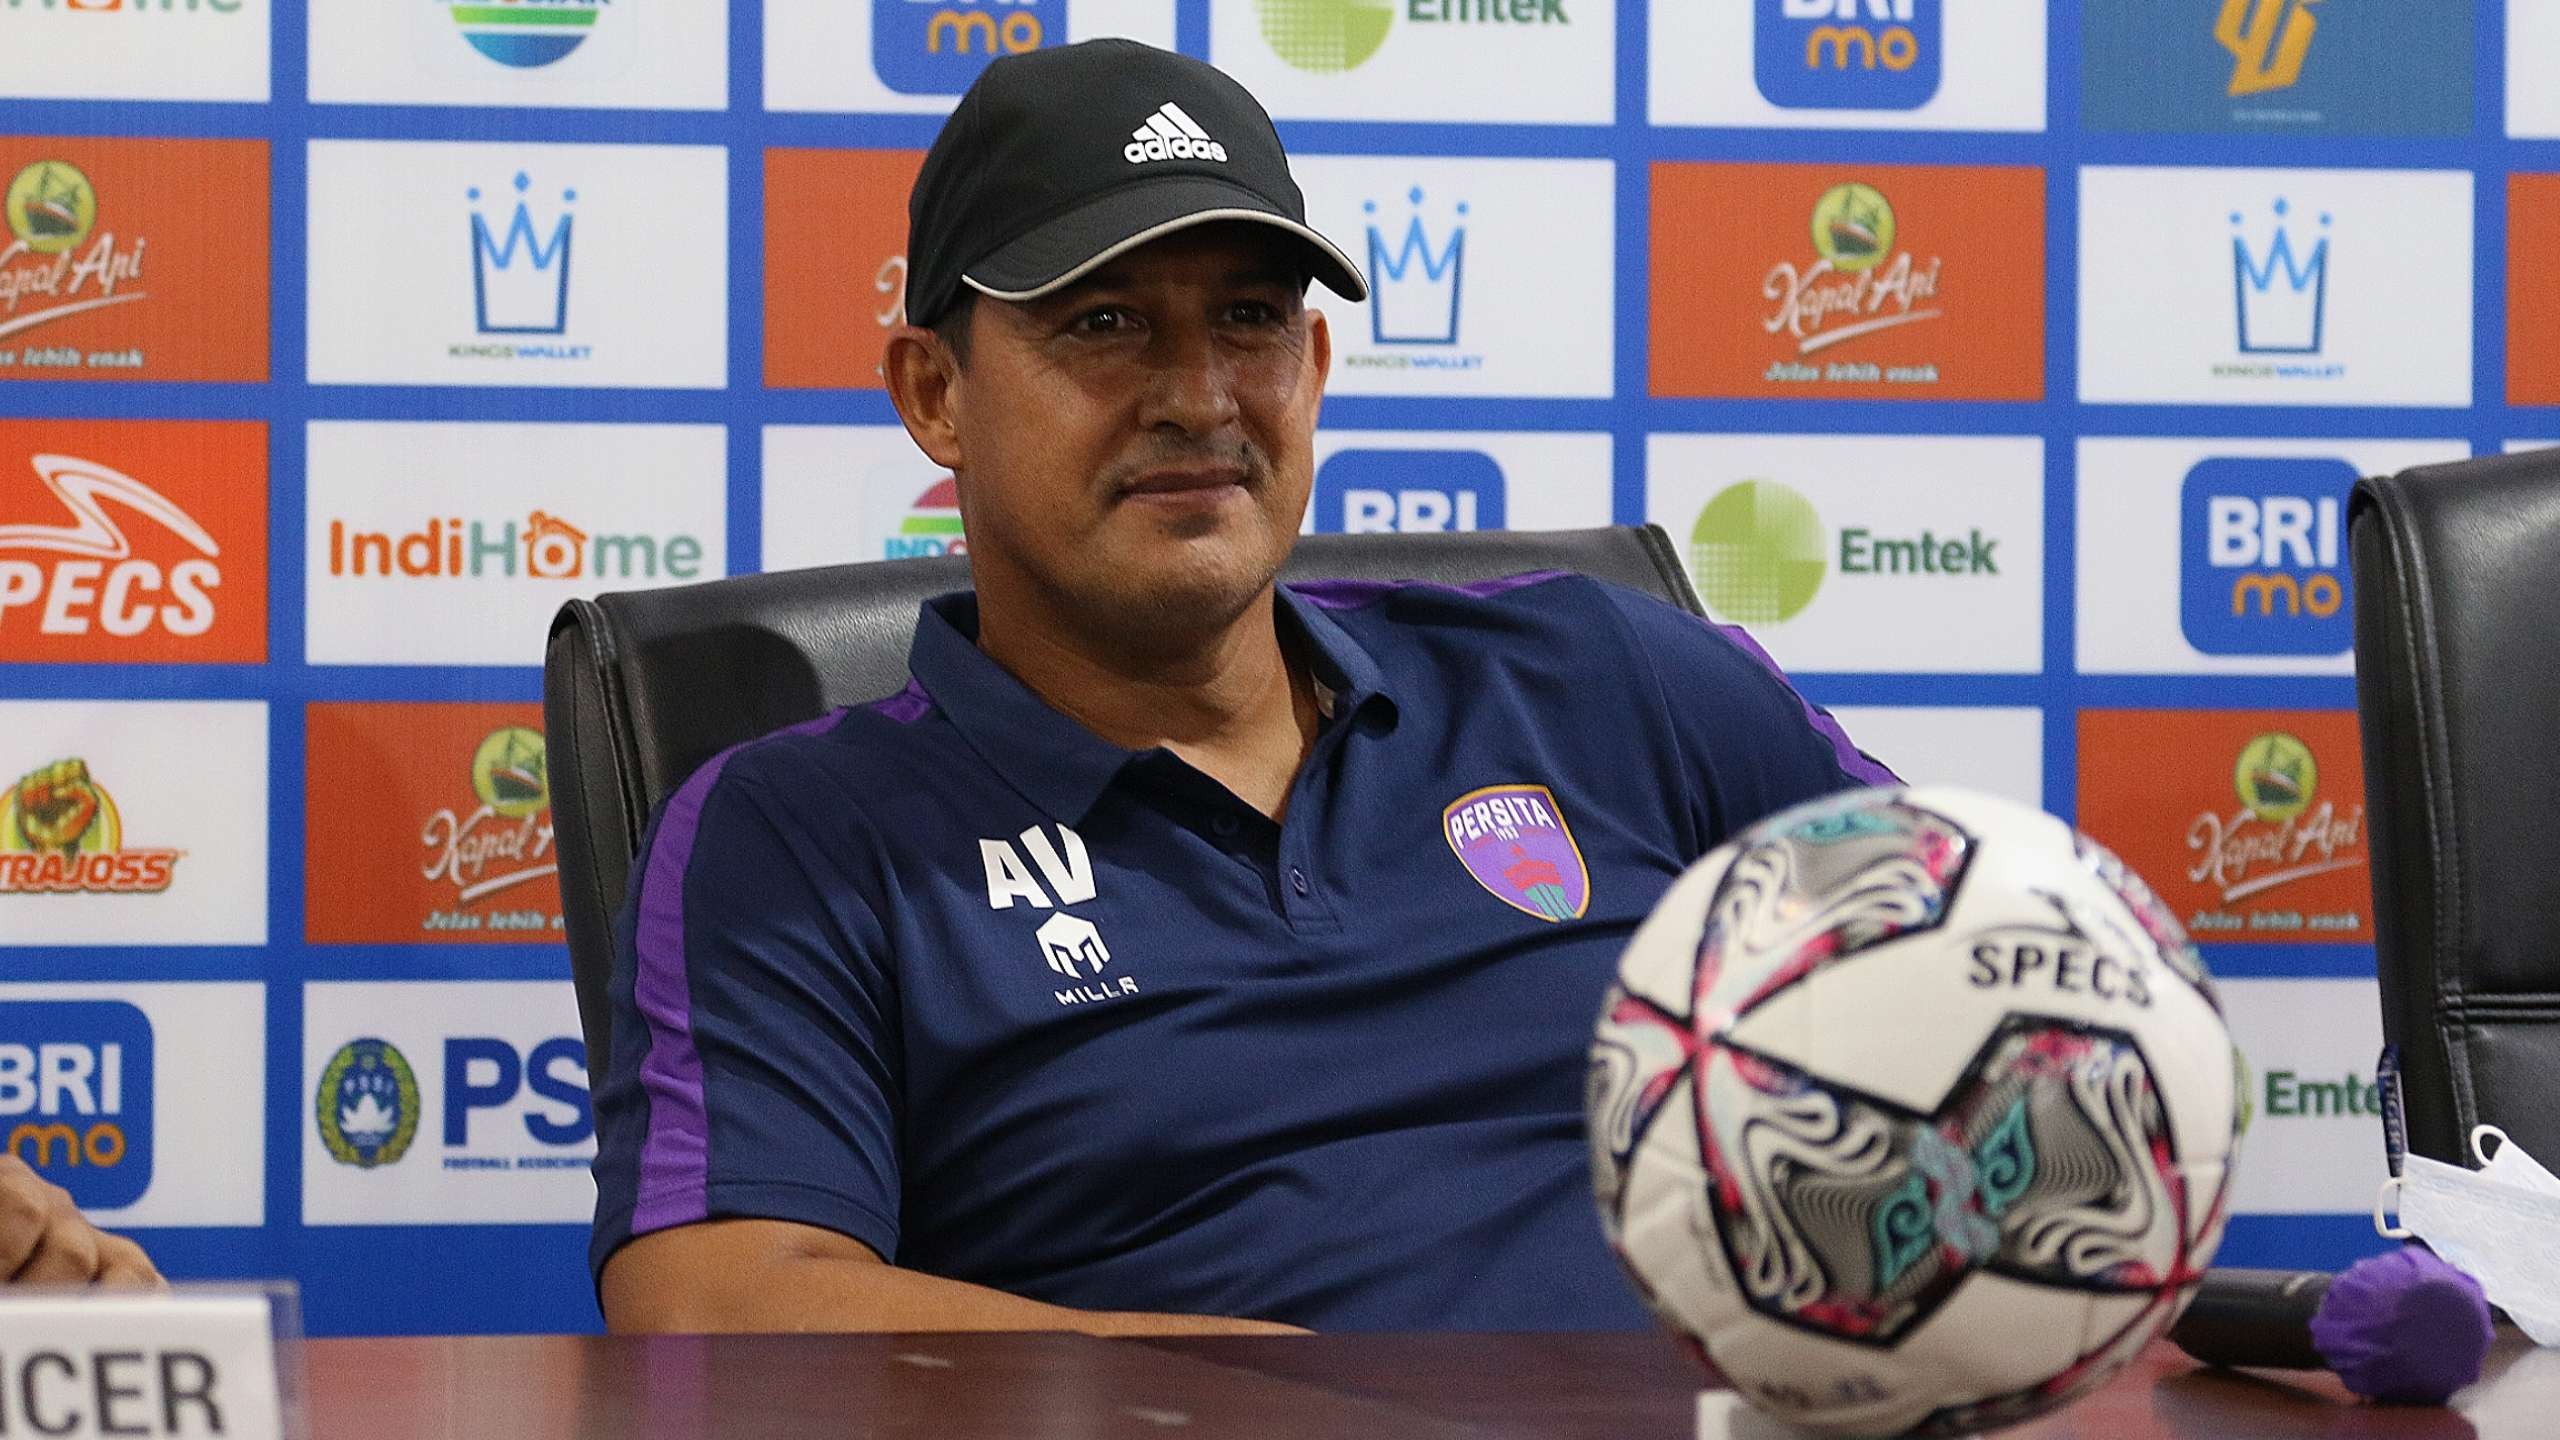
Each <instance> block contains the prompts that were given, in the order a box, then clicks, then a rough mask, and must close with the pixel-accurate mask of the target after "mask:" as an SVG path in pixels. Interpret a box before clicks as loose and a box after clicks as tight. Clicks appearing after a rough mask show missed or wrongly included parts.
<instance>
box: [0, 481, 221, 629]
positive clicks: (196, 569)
mask: <svg viewBox="0 0 2560 1440" xmlns="http://www.w3.org/2000/svg"><path fill="white" fill-rule="evenodd" d="M29 463H31V464H32V465H34V466H35V471H36V478H38V479H40V480H42V481H43V482H44V485H45V488H46V489H47V490H50V491H52V492H53V495H54V498H55V499H57V500H59V501H60V502H61V504H62V508H63V509H64V510H66V511H68V512H69V513H70V515H71V517H72V522H73V523H71V524H69V525H0V557H6V556H7V555H8V554H9V552H12V551H16V552H20V553H28V554H52V555H61V556H66V557H69V558H66V559H60V560H55V561H52V562H51V563H50V564H49V565H46V564H40V563H38V562H36V561H32V560H13V559H8V558H0V625H6V624H7V623H8V617H9V612H10V611H11V610H13V609H16V608H17V607H19V606H23V605H33V604H36V603H37V602H39V601H41V602H42V603H43V610H42V612H41V614H40V615H39V617H38V619H37V621H36V628H37V629H38V630H40V631H42V632H43V633H45V634H47V635H86V634H88V633H89V629H90V626H91V625H92V624H93V623H94V624H95V625H96V626H97V627H98V628H99V629H101V630H104V631H105V632H106V633H108V634H109V635H113V636H117V637H119V638H127V639H129V638H132V637H134V636H138V635H142V634H144V633H146V632H148V631H149V630H151V629H152V627H154V626H158V627H159V628H160V629H162V630H166V631H167V632H169V633H170V634H172V635H202V634H204V633H205V632H206V631H208V630H210V629H212V628H213V620H214V609H213V597H212V594H211V593H210V592H212V591H213V590H215V589H217V588H219V587H220V586H221V584H222V569H221V567H220V566H219V565H218V564H216V563H215V561H216V560H217V559H218V558H219V557H220V556H221V554H222V547H221V546H220V545H218V544H216V543H214V538H213V536H212V535H210V534H208V533H206V531H205V528H204V527H203V526H202V525H199V524H197V523H196V522H195V520H194V518H193V517H191V516H189V515H188V514H187V512H186V511H184V510H181V509H179V508H178V506H177V504H176V503H175V502H174V501H172V500H170V499H169V498H168V497H167V496H165V495H162V494H161V493H160V492H159V491H157V490H154V489H152V488H151V487H150V486H148V485H145V484H143V483H142V482H141V481H139V480H136V479H134V478H133V477H132V476H130V475H126V474H123V473H121V472H119V471H116V470H112V469H109V468H108V467H106V466H104V465H101V464H99V463H97V462H96V461H94V460H81V459H76V458H74V457H72V456H69V455H36V456H32V457H30V461H29ZM109 501H112V502H114V503H115V504H116V505H118V506H120V507H122V508H124V509H127V510H130V511H132V512H133V513H134V514H137V515H140V516H142V517H143V518H145V519H147V520H150V521H152V522H153V523H154V524H156V525H158V526H160V527H161V528H162V529H163V530H166V531H168V532H169V533H170V534H171V535H173V536H175V537H177V538H178V539H179V540H180V541H182V542H184V543H185V545H186V547H187V548H188V549H190V550H193V551H194V552H195V553H194V555H192V556H190V557H188V558H186V559H183V560H180V561H178V562H177V563H175V564H173V565H170V566H168V567H167V568H166V569H163V568H162V567H161V566H160V565H159V564H158V563H157V562H155V561H151V560H143V559H137V558H135V556H134V546H133V542H132V541H131V540H130V539H129V538H127V537H126V535H125V532H124V529H123V527H122V526H119V525H118V524H117V523H116V522H115V518H114V517H113V516H112V515H110V514H109V513H108V511H107V509H106V507H105V504H104V502H109ZM164 594H165V595H166V596H167V597H168V600H169V603H167V604H156V603H153V602H152V601H151V600H150V599H149V598H147V597H152V596H158V595H164Z"/></svg>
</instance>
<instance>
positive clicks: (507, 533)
mask: <svg viewBox="0 0 2560 1440" xmlns="http://www.w3.org/2000/svg"><path fill="white" fill-rule="evenodd" d="M329 573H330V574H332V575H355V576H380V577H385V578H387V577H390V576H394V575H400V576H408V577H412V578H418V579H448V580H453V579H474V580H476V579H483V578H489V577H497V578H503V579H510V580H512V579H515V578H517V577H519V576H522V577H524V578H527V579H532V580H581V579H586V578H588V577H590V576H592V577H593V578H595V579H598V580H643V579H655V578H658V577H660V576H664V577H667V578H670V579H675V580H691V579H694V578H695V577H697V576H699V575H700V574H701V573H702V542H701V541H700V540H699V539H696V538H695V537H693V536H691V535H618V534H602V533H598V534H589V533H588V532H586V531H584V530H581V529H579V528H578V527H577V526H575V525H572V524H570V523H569V522H568V521H566V520H563V519H561V518H560V517H559V516H557V515H547V514H544V513H543V512H542V511H540V510H536V511H534V512H533V513H531V514H530V515H527V516H526V517H525V523H524V525H523V526H521V527H519V526H518V525H517V524H516V522H515V521H513V520H505V521H500V522H498V523H496V524H494V525H493V524H490V523H488V522H485V521H481V520H470V521H465V520H463V519H462V518H461V517H460V516H451V515H448V516H441V517H438V518H436V519H433V520H429V521H428V522H427V523H426V524H425V525H423V526H421V527H420V528H418V529H416V530H412V531H409V532H408V533H406V534H402V535H393V534H391V533H390V532H388V531H382V530H350V529H348V528H347V522H345V521H344V520H332V521H330V522H329Z"/></svg>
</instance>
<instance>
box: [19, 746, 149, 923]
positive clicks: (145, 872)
mask: <svg viewBox="0 0 2560 1440" xmlns="http://www.w3.org/2000/svg"><path fill="white" fill-rule="evenodd" d="M184 853H185V852H183V851H179V850H169V849H147V848H142V847H138V846H127V845H126V844H125V843H124V812H123V811H122V810H120V809H119V808H117V806H116V802H115V797H114V796H112V795H109V794H108V793H107V791H106V789H105V787H103V786H101V785H100V784H99V783H98V782H97V781H96V780H95V779H94V778H92V777H91V775H90V774H89V763H88V762H87V761H86V760H82V759H79V758H78V757H76V756H75V757H72V758H69V759H63V760H56V761H54V762H52V763H51V764H48V765H39V766H37V767H36V768H35V769H33V770H30V771H28V772H27V773H26V774H24V775H21V776H19V777H18V780H17V783H16V784H13V785H11V786H10V787H9V789H8V791H7V792H6V793H5V794H0V895H157V894H159V893H161V892H162V891H164V890H167V889H168V888H169V883H170V881H171V879H172V878H173V877H174V876H175V874H176V872H177V868H178V860H179V858H180V857H181V856H182V855H183V854H184Z"/></svg>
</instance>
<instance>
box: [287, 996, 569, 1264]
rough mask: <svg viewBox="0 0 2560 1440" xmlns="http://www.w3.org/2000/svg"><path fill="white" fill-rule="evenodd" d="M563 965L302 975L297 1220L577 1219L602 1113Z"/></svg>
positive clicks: (526, 1221)
mask: <svg viewBox="0 0 2560 1440" xmlns="http://www.w3.org/2000/svg"><path fill="white" fill-rule="evenodd" d="M586 1054H587V1052H586V1045H585V1043H584V1042H583V1041H582V1040H581V1039H580V1038H579V1030H578V1002H577V997H576V994H575V992H574V991H573V990H572V988H571V987H570V985H569V984H568V982H566V981H487V980H475V981H467V982H443V981H416V982H400V983H380V984H376V983H346V984H316V985H306V986H304V987H303V990H302V1057H303V1063H302V1076H303V1093H304V1094H305V1095H307V1096H309V1097H310V1099H311V1108H309V1109H307V1110H303V1111H300V1112H299V1113H300V1115H301V1116H302V1122H301V1129H302V1222H303V1223H304V1224H306V1225H476V1224H496V1225H511V1224H584V1223H586V1222H587V1221H589V1220H592V1219H593V1218H595V1206H596V1187H595V1180H594V1178H593V1176H592V1175H590V1174H589V1170H588V1167H589V1166H591V1165H592V1164H593V1163H594V1161H595V1154H596V1145H595V1117H594V1111H593V1107H592V1106H591V1104H590V1102H589V1100H588V1096H587V1065H586Z"/></svg>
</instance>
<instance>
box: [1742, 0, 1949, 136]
mask: <svg viewBox="0 0 2560 1440" xmlns="http://www.w3.org/2000/svg"><path fill="white" fill-rule="evenodd" d="M1940 3H1941V0H1758V5H1759V8H1758V10H1757V11H1756V12H1755V14H1754V16H1753V23H1752V27H1751V28H1752V46H1753V60H1754V73H1755V74H1756V76H1757V78H1758V80H1759V82H1760V93H1761V95H1762V96H1764V97H1765V98H1766V99H1767V100H1768V102H1769V103H1770V104H1772V105H1780V106H1784V107H1786V108H1787V109H1790V110H1916V109H1918V108H1919V107H1921V106H1923V105H1926V104H1928V103H1929V100H1930V98H1931V97H1932V96H1935V95H1936V94H1937V93H1938V74H1939V69H1940V60H1939V56H1940V53H1941V51H1942V49H1943V45H1942V41H1941V36H1942V34H1943V30H1942V27H1941V24H1940V20H1939V14H1938V7H1939V5H1940Z"/></svg>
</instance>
